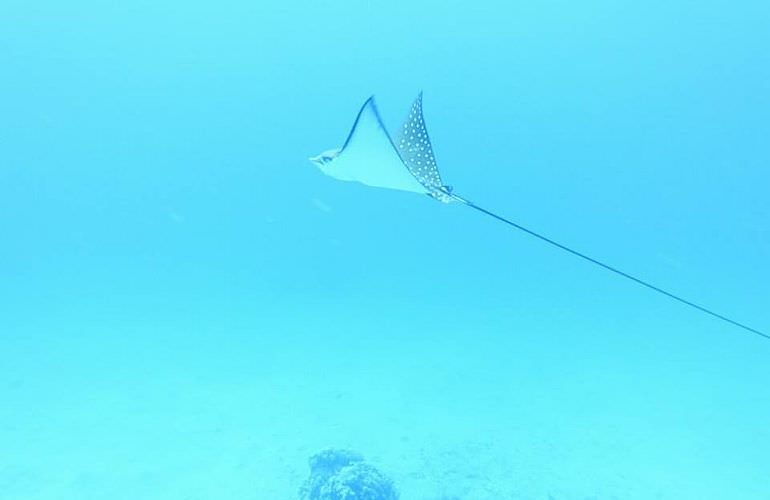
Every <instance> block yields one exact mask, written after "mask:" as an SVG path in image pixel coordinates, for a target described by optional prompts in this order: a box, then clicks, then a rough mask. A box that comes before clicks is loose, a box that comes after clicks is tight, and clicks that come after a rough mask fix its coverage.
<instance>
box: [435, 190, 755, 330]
mask: <svg viewBox="0 0 770 500" xmlns="http://www.w3.org/2000/svg"><path fill="white" fill-rule="evenodd" d="M450 196H451V197H452V198H453V199H455V200H456V201H459V202H461V203H463V204H465V205H467V206H469V207H471V208H473V209H474V210H478V211H479V212H481V213H483V214H486V215H488V216H490V217H492V218H494V219H497V220H499V221H500V222H503V223H505V224H508V225H509V226H512V227H515V228H516V229H518V230H520V231H524V232H525V233H527V234H529V235H530V236H534V237H535V238H538V239H539V240H542V241H545V242H546V243H549V244H551V245H553V246H555V247H557V248H560V249H562V250H564V251H565V252H569V253H571V254H572V255H575V256H577V257H580V258H581V259H584V260H587V261H588V262H590V263H592V264H596V265H597V266H599V267H603V268H604V269H606V270H608V271H610V272H613V273H615V274H617V275H619V276H622V277H624V278H626V279H629V280H631V281H633V282H635V283H637V284H639V285H642V286H644V287H647V288H649V289H650V290H653V291H655V292H658V293H660V294H662V295H665V296H666V297H669V298H671V299H674V300H676V301H678V302H681V303H682V304H685V305H687V306H690V307H692V308H693V309H697V310H698V311H700V312H703V313H706V314H708V315H710V316H713V317H715V318H717V319H721V320H722V321H725V322H727V323H730V324H731V325H733V326H737V327H738V328H741V329H743V330H745V331H747V332H751V333H753V334H756V335H759V336H760V337H764V338H765V339H767V340H770V335H768V334H766V333H763V332H761V331H759V330H757V329H755V328H751V327H750V326H747V325H745V324H743V323H740V322H738V321H735V320H733V319H730V318H728V317H727V316H723V315H721V314H719V313H716V312H714V311H712V310H711V309H708V308H706V307H703V306H700V305H698V304H696V303H694V302H691V301H689V300H687V299H684V298H682V297H679V296H678V295H675V294H673V293H671V292H667V291H666V290H663V289H662V288H659V287H657V286H655V285H653V284H651V283H648V282H646V281H644V280H642V279H639V278H637V277H635V276H632V275H630V274H628V273H625V272H623V271H621V270H620V269H616V268H614V267H612V266H610V265H608V264H605V263H604V262H601V261H599V260H596V259H594V258H592V257H589V256H588V255H586V254H584V253H581V252H578V251H577V250H573V249H572V248H569V247H568V246H565V245H562V244H561V243H559V242H556V241H554V240H552V239H551V238H547V237H545V236H543V235H542V234H539V233H536V232H535V231H532V230H531V229H527V228H526V227H524V226H522V225H520V224H517V223H515V222H513V221H511V220H509V219H506V218H505V217H501V216H499V215H497V214H495V213H492V212H490V211H489V210H486V209H484V208H481V207H480V206H478V205H476V204H475V203H472V202H470V201H468V200H466V199H463V198H461V197H460V196H457V195H455V194H451V195H450Z"/></svg>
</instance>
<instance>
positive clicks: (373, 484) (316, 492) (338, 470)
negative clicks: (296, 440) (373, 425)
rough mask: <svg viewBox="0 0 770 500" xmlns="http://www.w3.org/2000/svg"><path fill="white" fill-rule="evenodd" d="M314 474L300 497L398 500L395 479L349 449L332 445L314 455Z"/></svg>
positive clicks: (346, 499) (312, 472)
mask: <svg viewBox="0 0 770 500" xmlns="http://www.w3.org/2000/svg"><path fill="white" fill-rule="evenodd" d="M309 462H310V477H309V478H308V479H307V480H306V481H305V484H303V485H302V487H301V488H300V490H299V497H300V500H398V493H397V492H396V489H395V487H394V486H393V481H392V480H391V479H389V478H388V477H387V476H385V475H384V474H382V473H381V472H380V471H378V470H377V469H376V468H374V467H373V466H371V465H369V464H367V463H365V462H364V458H363V457H362V456H361V455H360V454H358V453H355V452H352V451H348V450H336V449H328V450H323V451H321V452H320V453H317V454H316V455H313V456H312V457H310V461H309Z"/></svg>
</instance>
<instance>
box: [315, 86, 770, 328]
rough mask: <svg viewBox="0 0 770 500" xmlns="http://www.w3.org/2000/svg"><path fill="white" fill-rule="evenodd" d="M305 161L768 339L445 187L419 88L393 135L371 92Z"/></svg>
mask: <svg viewBox="0 0 770 500" xmlns="http://www.w3.org/2000/svg"><path fill="white" fill-rule="evenodd" d="M310 161H311V162H313V163H314V164H315V165H317V166H318V168H319V169H321V171H322V172H323V173H324V174H326V175H328V176H330V177H334V178H335V179H339V180H343V181H354V182H359V183H361V184H365V185H367V186H373V187H380V188H387V189H397V190H400V191H409V192H412V193H419V194H424V195H428V196H430V197H431V198H433V199H435V200H438V201H440V202H443V203H452V202H458V203H462V204H463V205H465V206H468V207H470V208H473V209H474V210H478V211H479V212H481V213H483V214H486V215H488V216H490V217H492V218H494V219H496V220H498V221H500V222H502V223H504V224H507V225H509V226H511V227H514V228H516V229H519V230H520V231H524V232H525V233H527V234H529V235H531V236H534V237H535V238H538V239H540V240H541V241H544V242H546V243H548V244H550V245H553V246H555V247H557V248H560V249H561V250H564V251H566V252H569V253H571V254H572V255H574V256H576V257H580V258H581V259H583V260H586V261H588V262H590V263H592V264H595V265H597V266H599V267H602V268H604V269H605V270H607V271H610V272H612V273H614V274H615V275H617V276H621V277H623V278H626V279H628V280H630V281H633V282H634V283H636V284H638V285H641V286H644V287H646V288H648V289H650V290H653V291H655V292H657V293H660V294H662V295H665V296H666V297H668V298H670V299H673V300H676V301H678V302H680V303H682V304H684V305H687V306H689V307H691V308H693V309H695V310H697V311H700V312H702V313H705V314H708V315H710V316H712V317H714V318H717V319H719V320H722V321H724V322H727V323H729V324H731V325H733V326H736V327H738V328H741V329H743V330H744V331H747V332H751V333H754V334H756V335H759V336H760V337H764V338H765V339H768V340H770V335H768V334H766V333H763V332H761V331H759V330H756V329H754V328H751V327H750V326H747V325H745V324H743V323H740V322H738V321H735V320H733V319H730V318H728V317H727V316H724V315H722V314H718V313H716V312H714V311H713V310H711V309H709V308H706V307H703V306H701V305H698V304H696V303H694V302H691V301H689V300H687V299H684V298H682V297H681V296H679V295H676V294H673V293H671V292H668V291H666V290H664V289H662V288H660V287H657V286H655V285H653V284H651V283H649V282H647V281H645V280H642V279H639V278H637V277H635V276H632V275H630V274H628V273H626V272H624V271H621V270H619V269H617V268H615V267H613V266H610V265H608V264H605V263H604V262H601V261H599V260H597V259H594V258H593V257H589V256H588V255H586V254H584V253H582V252H578V251H577V250H574V249H572V248H569V247H567V246H565V245H562V244H561V243H558V242H556V241H554V240H552V239H551V238H548V237H546V236H543V235H542V234H539V233H537V232H535V231H533V230H531V229H527V228H526V227H524V226H522V225H520V224H518V223H516V222H513V221H512V220H510V219H507V218H505V217H502V216H500V215H497V214H495V213H493V212H490V211H489V210H486V209H484V208H482V207H480V206H478V205H476V204H475V203H473V202H471V201H469V200H467V199H465V198H462V197H460V196H459V195H458V194H457V193H455V192H454V191H453V190H452V188H451V187H450V186H447V185H446V184H444V183H443V181H442V180H441V175H440V174H439V171H438V166H437V164H436V157H435V155H434V153H433V146H432V145H431V142H430V137H429V136H428V129H427V128H426V127H425V119H424V118H423V113H422V92H420V94H419V95H418V96H417V99H415V101H414V103H412V107H411V108H410V110H409V115H408V116H407V118H406V121H405V122H404V124H403V125H402V126H401V128H400V129H399V131H398V134H397V135H396V137H395V140H393V138H391V136H390V134H388V131H387V129H386V128H385V125H384V124H383V122H382V118H381V117H380V113H379V111H377V105H376V104H375V102H374V96H372V97H370V98H369V99H367V100H366V102H365V103H364V105H363V106H362V107H361V110H360V111H359V112H358V116H356V120H355V122H354V123H353V127H352V128H351V130H350V133H349V134H348V137H347V139H346V140H345V143H344V144H343V145H342V147H341V148H339V149H331V150H328V151H324V152H323V153H321V154H320V155H318V156H314V157H311V158H310Z"/></svg>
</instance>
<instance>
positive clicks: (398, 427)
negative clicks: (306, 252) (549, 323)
mask: <svg viewBox="0 0 770 500" xmlns="http://www.w3.org/2000/svg"><path fill="white" fill-rule="evenodd" d="M344 309H345V308H344V307H343V306H342V305H340V306H336V307H332V308H331V309H329V308H327V307H324V308H322V307H320V306H317V307H315V308H314V309H313V308H310V310H308V309H306V310H304V311H302V313H301V315H300V314H299V313H298V312H297V311H295V312H294V314H292V309H291V308H290V307H286V308H284V309H283V310H281V311H276V310H273V311H271V312H270V313H267V312H266V311H262V312H261V313H260V315H261V316H260V318H250V319H242V318H241V319H237V318H232V317H230V318H227V317H225V318H224V319H220V320H216V319H215V318H214V317H213V316H212V317H206V318H203V317H200V316H199V317H194V318H190V319H188V320H180V319H179V318H178V317H177V318H176V319H175V316H174V315H173V314H170V315H169V317H168V318H166V319H165V320H164V319H153V320H152V321H144V320H142V319H141V318H133V319H129V318H124V317H110V316H109V315H106V316H103V317H101V318H100V317H96V318H92V319H91V320H90V321H88V322H80V323H78V322H75V321H73V318H69V319H67V318H59V319H60V320H62V321H63V322H62V324H63V325H70V326H63V327H62V328H61V329H60V330H59V331H57V332H55V333H54V332H50V331H47V332H46V333H44V334H41V333H40V329H39V327H40V325H30V326H29V329H28V331H24V332H18V333H19V335H18V336H15V337H14V338H13V339H10V338H4V339H3V340H2V341H3V343H4V345H3V349H2V363H3V366H4V368H3V373H2V376H3V379H2V381H0V390H2V396H3V397H2V401H3V404H2V408H0V443H2V444H1V445H0V449H1V450H2V451H0V498H2V499H3V500H41V499H45V500H54V499H55V500H67V499H78V500H89V499H110V500H121V499H131V500H136V499H146V500H149V499H164V500H169V499H180V500H181V499H184V500H203V499H206V500H213V499H216V500H227V499H233V500H236V499H237V500H245V499H254V500H257V499H293V498H296V496H297V493H296V492H297V488H298V486H299V485H300V484H301V482H302V481H303V479H304V478H305V477H306V476H307V474H308V467H307V458H308V457H309V456H310V455H311V454H313V453H315V452H316V451H318V450H320V449H322V448H325V447H347V448H351V449H354V450H357V451H359V452H361V453H363V454H364V455H365V456H366V457H367V459H368V460H369V461H370V462H371V463H373V464H375V465H376V466H377V467H378V468H380V469H381V470H382V471H384V472H385V473H387V474H388V475H390V476H391V477H392V478H393V479H394V480H395V482H396V484H397V486H398V488H399V490H400V491H401V494H402V495H401V496H402V499H403V500H418V499H419V500H438V499H468V500H491V499H543V500H567V499H597V500H598V499H657V498H660V499H672V500H673V499H676V500H682V499H687V498H693V499H694V498H699V499H712V498H713V499H718V498H719V499H725V498H741V499H767V498H770V492H769V491H770V490H769V489H768V488H767V483H766V482H764V480H765V479H766V476H765V473H766V471H767V469H766V465H763V461H764V460H766V456H767V455H766V452H767V450H769V449H770V435H769V434H768V430H767V426H766V424H767V418H766V417H767V415H768V414H770V412H769V410H770V402H768V398H767V396H766V395H765V396H762V393H761V392H759V391H756V392H754V395H753V396H752V391H746V390H745V387H742V388H741V390H740V391H736V390H734V386H736V385H741V386H745V384H747V383H751V374H752V372H753V371H755V369H752V368H751V367H750V366H748V367H747V366H744V367H743V368H741V367H740V366H737V365H736V366H731V367H727V368H725V367H724V366H721V367H720V364H719V363H718V361H717V359H718V358H719V357H720V356H727V357H730V356H732V357H739V356H744V357H745V360H746V361H747V363H748V364H749V365H750V364H751V363H752V362H759V360H758V359H755V358H752V356H751V355H748V354H746V349H744V350H741V349H738V348H736V349H735V350H732V351H731V350H730V348H729V347H726V348H723V349H722V352H721V353H719V354H718V353H716V352H712V351H709V350H707V349H702V350H697V349H695V350H693V348H692V346H691V345H688V344H687V342H682V343H681V345H676V344H675V343H674V342H673V341H671V340H670V339H669V340H662V341H660V342H651V343H648V344H646V346H645V345H642V344H641V343H639V342H638V341H639V338H640V337H637V336H633V335H631V337H630V340H622V337H621V336H619V335H614V336H613V335H612V331H610V330H609V329H608V330H606V331H598V332H595V334H594V333H592V334H591V335H584V334H581V333H580V332H579V331H576V333H574V334H573V337H572V338H571V339H569V337H567V336H565V337H563V340H565V341H567V340H568V345H566V346H564V345H563V346H562V347H561V348H560V349H559V350H557V349H556V348H554V342H553V339H550V340H548V341H545V340H544V335H547V333H546V332H545V331H543V330H537V329H536V328H533V330H532V331H530V332H522V331H511V332H510V335H508V336H503V335H501V331H502V330H501V328H503V327H505V320H490V319H488V320H487V321H483V320H482V318H481V317H480V316H473V315H469V316H468V317H467V318H466V320H462V318H459V317H458V316H457V315H455V316H454V317H452V318H449V319H447V320H446V321H440V320H438V321H437V320H433V319H430V317H429V315H428V316H426V317H425V318H424V319H423V320H419V321H418V320H410V321H405V320H401V319H399V318H397V317H392V318H390V319H388V317H387V312H386V313H383V312H382V311H379V312H378V311H377V309H376V308H372V309H371V310H368V311H366V312H358V313H355V314H353V313H350V312H345V311H344ZM73 314H75V313H73ZM223 314H224V313H223ZM495 314H498V313H494V314H491V315H490V317H492V318H496V317H500V318H504V315H503V313H502V312H499V314H500V316H496V315H495ZM474 324H475V325H476V326H477V328H474V326H473V325H474ZM72 325H77V326H72ZM310 325H315V326H314V327H312V328H311V327H309V326H310ZM407 325H411V326H412V328H407ZM453 325H454V326H453ZM490 332H491V333H490ZM602 339H604V340H602ZM740 340H745V339H743V338H741V339H740ZM726 345H728V344H726ZM688 346H689V352H688V350H687V349H686V348H687V347H688ZM680 348H681V350H680ZM757 357H759V356H758V355H757ZM661 381H665V383H661Z"/></svg>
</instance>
